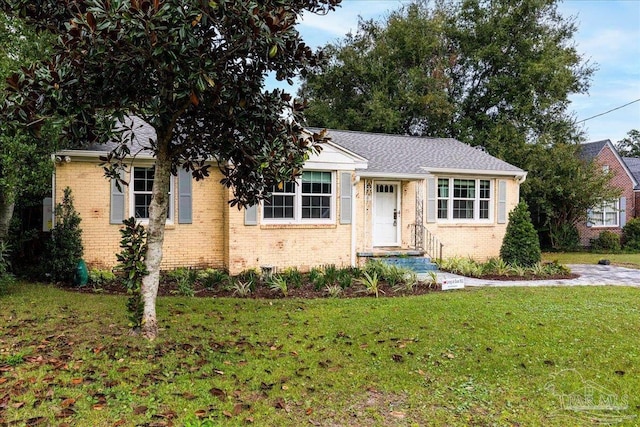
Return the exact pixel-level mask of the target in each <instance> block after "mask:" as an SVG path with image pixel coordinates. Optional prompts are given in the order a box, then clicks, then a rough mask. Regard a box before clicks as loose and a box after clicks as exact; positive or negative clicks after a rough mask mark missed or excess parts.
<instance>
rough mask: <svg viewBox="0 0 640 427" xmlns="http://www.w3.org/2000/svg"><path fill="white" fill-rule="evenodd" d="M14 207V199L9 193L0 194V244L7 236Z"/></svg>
mask: <svg viewBox="0 0 640 427" xmlns="http://www.w3.org/2000/svg"><path fill="white" fill-rule="evenodd" d="M14 207H15V199H14V197H13V195H12V194H11V193H6V192H3V193H1V194H0V242H3V241H5V240H6V239H7V236H8V235H9V225H10V224H11V218H12V217H13V208H14Z"/></svg>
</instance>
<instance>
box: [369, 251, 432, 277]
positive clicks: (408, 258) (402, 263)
mask: <svg viewBox="0 0 640 427" xmlns="http://www.w3.org/2000/svg"><path fill="white" fill-rule="evenodd" d="M424 255H425V254H424V252H423V251H419V250H411V249H396V250H375V251H369V252H359V253H358V257H360V258H367V259H368V260H369V259H375V260H380V261H382V262H385V263H387V264H390V265H395V266H398V267H402V268H408V269H409V270H412V271H414V272H416V273H417V274H426V273H429V272H430V271H437V270H438V266H437V265H436V264H435V263H433V262H431V258H429V257H426V256H424Z"/></svg>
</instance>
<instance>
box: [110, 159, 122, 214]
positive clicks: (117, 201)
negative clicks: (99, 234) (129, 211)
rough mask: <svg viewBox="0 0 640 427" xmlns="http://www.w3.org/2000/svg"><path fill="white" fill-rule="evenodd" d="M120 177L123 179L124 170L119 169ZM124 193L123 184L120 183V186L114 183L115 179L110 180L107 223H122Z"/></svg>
mask: <svg viewBox="0 0 640 427" xmlns="http://www.w3.org/2000/svg"><path fill="white" fill-rule="evenodd" d="M118 175H119V176H120V179H124V171H122V170H121V171H119V172H118ZM124 207H125V194H124V184H122V183H120V188H118V186H117V185H116V180H115V179H112V180H111V203H110V208H109V224H122V221H124Z"/></svg>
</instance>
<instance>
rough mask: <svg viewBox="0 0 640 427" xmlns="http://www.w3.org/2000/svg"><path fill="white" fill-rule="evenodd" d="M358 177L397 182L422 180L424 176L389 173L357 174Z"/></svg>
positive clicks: (367, 172)
mask: <svg viewBox="0 0 640 427" xmlns="http://www.w3.org/2000/svg"><path fill="white" fill-rule="evenodd" d="M357 174H358V176H360V177H362V178H383V179H398V180H414V179H424V177H425V174H407V173H389V172H369V171H366V172H362V171H361V172H357Z"/></svg>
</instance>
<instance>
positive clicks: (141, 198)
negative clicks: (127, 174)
mask: <svg viewBox="0 0 640 427" xmlns="http://www.w3.org/2000/svg"><path fill="white" fill-rule="evenodd" d="M132 174H133V179H132V181H133V185H132V193H133V194H132V200H131V204H132V211H133V214H134V216H135V218H136V219H138V220H148V219H149V205H150V204H151V199H152V189H153V177H154V174H155V168H154V167H150V168H142V167H134V168H133V172H132ZM172 194H173V177H171V183H170V190H169V209H168V212H167V221H171V220H173V197H172Z"/></svg>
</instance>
